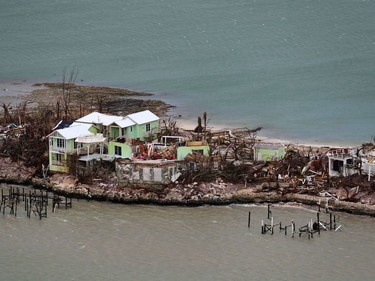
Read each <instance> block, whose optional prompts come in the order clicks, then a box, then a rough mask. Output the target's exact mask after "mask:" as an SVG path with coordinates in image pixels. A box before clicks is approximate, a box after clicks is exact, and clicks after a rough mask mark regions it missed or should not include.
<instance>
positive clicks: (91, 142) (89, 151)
mask: <svg viewBox="0 0 375 281" xmlns="http://www.w3.org/2000/svg"><path fill="white" fill-rule="evenodd" d="M158 131H159V117H157V116H156V115H155V114H153V113H152V112H151V111H149V110H145V111H141V112H137V113H133V114H129V115H128V116H125V117H123V116H114V115H106V114H103V113H99V112H92V113H90V114H88V115H86V116H83V117H81V118H79V119H77V120H76V121H75V122H74V123H72V124H71V125H70V126H68V127H64V128H61V129H55V130H54V131H53V132H52V133H51V134H49V135H48V136H47V137H48V138H49V169H50V170H51V171H56V172H65V173H66V172H68V170H69V168H68V163H69V160H70V159H72V156H73V155H78V159H77V160H78V161H79V162H84V163H83V164H84V165H85V166H90V165H92V164H93V162H95V161H96V160H100V159H102V160H113V159H114V158H129V159H132V157H133V152H134V151H135V149H134V148H133V146H132V144H133V140H138V141H143V140H144V139H146V138H150V137H152V136H153V135H154V134H156V133H157V132H158Z"/></svg>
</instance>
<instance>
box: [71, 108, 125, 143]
mask: <svg viewBox="0 0 375 281" xmlns="http://www.w3.org/2000/svg"><path fill="white" fill-rule="evenodd" d="M122 119H124V117H123V116H116V115H107V114H103V113H100V112H96V111H94V112H91V113H90V114H87V115H85V116H83V117H81V118H79V119H77V120H76V121H75V122H76V123H83V124H91V125H95V126H96V127H97V128H98V130H99V131H100V132H101V133H103V135H104V136H105V137H108V138H110V139H114V138H116V137H118V135H119V133H118V128H116V127H113V126H111V124H113V123H114V122H116V121H119V120H122Z"/></svg>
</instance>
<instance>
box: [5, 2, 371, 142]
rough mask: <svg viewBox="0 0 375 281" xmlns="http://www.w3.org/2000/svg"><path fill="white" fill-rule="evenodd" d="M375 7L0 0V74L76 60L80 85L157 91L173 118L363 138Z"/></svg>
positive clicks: (276, 133)
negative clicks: (170, 107)
mask: <svg viewBox="0 0 375 281" xmlns="http://www.w3.org/2000/svg"><path fill="white" fill-rule="evenodd" d="M374 12H375V1H360V0H330V1H318V0H316V1H311V0H299V1H294V0H263V1H259V0H258V1H257V0H238V1H229V0H205V1H199V0H184V1H182V0H164V1H163V0H137V1H120V0H113V1H97V0H79V1H77V0H75V1H74V0H65V1H64V0H59V1H51V0H35V1H26V0H24V1H22V0H19V1H4V0H0V81H14V80H24V79H25V80H27V81H39V82H41V81H42V82H44V81H61V80H62V71H63V69H64V68H67V69H71V68H73V67H77V68H79V76H78V79H77V82H78V83H83V84H94V85H107V86H115V87H124V88H130V89H134V90H142V91H148V92H152V93H155V94H157V97H158V98H162V99H164V100H166V101H167V102H169V103H172V104H174V105H177V108H176V110H175V111H174V112H172V113H171V114H181V115H182V121H186V120H188V121H191V122H195V120H196V117H197V116H198V115H202V114H203V112H204V111H207V113H208V117H209V125H211V126H214V125H220V126H231V127H243V126H247V127H249V128H252V127H257V126H262V127H263V128H264V129H263V131H262V132H261V134H262V135H265V136H268V137H272V138H280V139H291V140H295V141H301V142H312V143H340V144H361V143H363V142H368V141H369V140H370V139H371V137H372V136H374V135H375V125H374V122H373V119H374V116H375V114H374V111H373V106H374V104H375V103H374V102H375V93H374V89H375V79H374V73H375V17H374V16H373V15H374V14H375V13H374ZM3 94H4V93H0V95H3ZM0 97H1V96H0Z"/></svg>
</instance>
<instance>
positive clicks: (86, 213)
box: [0, 185, 375, 281]
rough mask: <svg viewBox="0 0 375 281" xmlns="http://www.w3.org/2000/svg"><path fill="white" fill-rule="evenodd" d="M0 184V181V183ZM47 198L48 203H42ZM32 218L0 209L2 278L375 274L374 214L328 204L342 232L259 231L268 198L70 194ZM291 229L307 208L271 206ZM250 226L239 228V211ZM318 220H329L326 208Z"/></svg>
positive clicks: (100, 280) (295, 280)
mask: <svg viewBox="0 0 375 281" xmlns="http://www.w3.org/2000/svg"><path fill="white" fill-rule="evenodd" d="M0 187H3V188H5V190H6V189H7V188H8V187H7V186H5V185H2V186H0ZM50 203H51V202H50ZM51 208H52V207H51V204H50V205H49V207H48V217H47V218H43V219H42V220H39V218H37V217H36V216H34V215H33V214H32V215H31V217H30V218H28V217H27V215H26V212H25V211H24V203H22V202H21V203H20V204H19V205H18V210H17V216H16V217H15V216H13V215H10V214H9V209H6V211H5V214H4V215H3V213H2V212H1V213H0V272H1V275H0V277H1V280H28V281H39V280H49V281H68V280H80V281H86V280H87V281H96V280H97V281H107V280H108V281H116V280H119V281H120V280H121V281H124V280H129V281H133V280H137V281H143V280H145V281H150V280H160V281H175V280H181V281H185V280H186V281H191V280H212V281H228V280H270V281H271V280H275V281H280V280H285V281H300V280H330V281H336V280H337V281H342V280H361V281H372V280H374V276H375V259H374V252H375V244H374V241H373V234H374V232H375V218H371V217H367V216H353V215H350V214H345V213H336V215H337V217H338V222H337V224H338V225H341V229H342V231H337V232H335V231H322V232H321V234H320V236H319V235H317V234H315V236H314V238H312V239H308V238H307V237H306V236H301V237H298V235H296V236H295V237H294V238H292V237H291V234H290V232H289V233H288V235H287V236H285V235H284V232H283V231H282V232H280V231H279V230H278V229H276V228H275V232H274V234H273V235H271V234H265V235H262V234H261V233H260V227H261V220H264V221H268V220H267V207H266V206H255V205H230V206H211V207H209V206H204V207H194V208H187V207H172V206H171V207H159V206H153V205H121V204H111V203H106V202H93V201H91V202H87V201H85V200H80V201H77V200H73V208H72V209H64V208H58V209H56V212H55V213H52V212H51ZM271 210H272V214H273V217H274V223H275V224H276V223H279V222H282V224H283V225H289V224H291V221H292V220H294V221H295V223H296V226H297V228H298V227H301V226H303V225H306V224H307V223H308V222H309V221H310V220H311V219H313V220H315V219H316V213H315V211H316V210H309V209H303V208H297V207H277V206H272V207H271ZM249 211H250V212H251V225H250V228H248V213H249ZM321 221H326V222H327V221H329V218H328V216H327V215H326V214H322V215H321Z"/></svg>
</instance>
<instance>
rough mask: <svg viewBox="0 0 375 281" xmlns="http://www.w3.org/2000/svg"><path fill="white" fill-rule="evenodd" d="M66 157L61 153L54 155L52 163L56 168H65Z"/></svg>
mask: <svg viewBox="0 0 375 281" xmlns="http://www.w3.org/2000/svg"><path fill="white" fill-rule="evenodd" d="M63 161H64V155H63V154H59V153H53V154H52V163H53V165H56V166H63V165H64V163H63Z"/></svg>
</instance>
